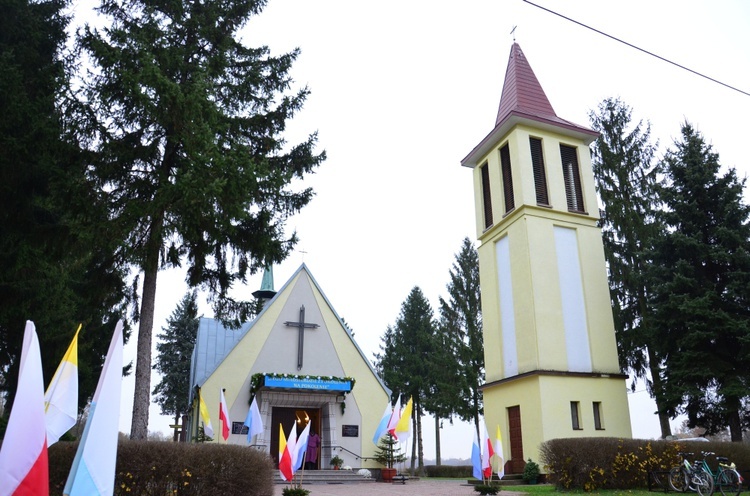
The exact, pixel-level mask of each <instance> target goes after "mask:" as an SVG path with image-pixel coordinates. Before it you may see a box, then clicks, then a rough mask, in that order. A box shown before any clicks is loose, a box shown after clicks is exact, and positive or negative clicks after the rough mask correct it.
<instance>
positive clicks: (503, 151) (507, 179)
mask: <svg viewBox="0 0 750 496" xmlns="http://www.w3.org/2000/svg"><path fill="white" fill-rule="evenodd" d="M500 171H501V172H502V174H503V196H504V197H505V213H508V212H510V211H511V210H513V209H514V208H516V201H515V199H514V198H513V175H512V174H511V170H510V149H509V148H508V145H507V144H506V145H505V146H503V147H502V148H500Z"/></svg>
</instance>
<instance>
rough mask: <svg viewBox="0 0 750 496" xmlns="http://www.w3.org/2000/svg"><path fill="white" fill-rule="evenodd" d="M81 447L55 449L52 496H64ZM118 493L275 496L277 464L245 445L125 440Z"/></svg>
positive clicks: (117, 471) (60, 445)
mask: <svg viewBox="0 0 750 496" xmlns="http://www.w3.org/2000/svg"><path fill="white" fill-rule="evenodd" d="M76 446H77V443H63V442H60V443H57V444H55V445H53V446H52V447H51V448H50V452H49V455H50V493H51V494H62V487H63V486H64V484H65V480H66V479H67V477H68V471H69V470H70V466H71V464H72V461H73V456H74V455H75V449H76ZM58 491H59V492H58ZM114 494H115V495H126V494H127V495H132V494H137V495H139V496H150V495H153V496H166V495H172V496H189V495H201V496H214V495H216V496H220V495H235V494H238V495H239V494H241V495H243V496H244V495H247V496H271V495H272V494H273V463H272V461H271V458H270V457H269V456H268V455H267V454H266V453H261V452H259V451H257V450H255V449H252V448H246V447H242V446H233V445H218V444H185V443H172V442H153V441H126V442H121V443H120V445H119V446H118V450H117V467H116V469H115V492H114Z"/></svg>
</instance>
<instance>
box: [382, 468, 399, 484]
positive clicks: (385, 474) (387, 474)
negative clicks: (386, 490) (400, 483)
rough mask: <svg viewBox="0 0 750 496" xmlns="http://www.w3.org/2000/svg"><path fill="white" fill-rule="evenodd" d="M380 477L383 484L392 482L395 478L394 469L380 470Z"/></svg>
mask: <svg viewBox="0 0 750 496" xmlns="http://www.w3.org/2000/svg"><path fill="white" fill-rule="evenodd" d="M380 476H381V477H382V478H383V480H384V481H385V482H391V481H393V478H394V477H395V476H396V469H395V468H383V469H380Z"/></svg>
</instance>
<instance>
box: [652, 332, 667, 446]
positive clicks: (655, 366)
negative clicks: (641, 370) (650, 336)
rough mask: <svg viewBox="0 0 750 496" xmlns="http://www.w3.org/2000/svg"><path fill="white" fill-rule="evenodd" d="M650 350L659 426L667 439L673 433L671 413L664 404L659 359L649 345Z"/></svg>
mask: <svg viewBox="0 0 750 496" xmlns="http://www.w3.org/2000/svg"><path fill="white" fill-rule="evenodd" d="M646 349H647V350H648V366H649V369H651V384H652V392H653V396H654V401H656V412H657V415H658V416H659V427H660V428H661V438H662V439H666V438H667V437H668V436H671V435H672V427H671V426H670V425H669V414H668V413H667V407H666V405H665V404H664V399H663V396H662V394H663V390H664V389H663V388H664V384H663V383H662V381H661V376H660V375H659V361H658V359H657V358H656V355H655V354H654V352H653V351H651V347H650V346H647V347H646Z"/></svg>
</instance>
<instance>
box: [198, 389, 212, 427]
mask: <svg viewBox="0 0 750 496" xmlns="http://www.w3.org/2000/svg"><path fill="white" fill-rule="evenodd" d="M198 396H199V397H200V410H201V419H203V433H204V434H205V435H206V436H208V437H214V428H213V427H212V426H211V416H210V415H209V414H208V406H206V402H205V401H203V396H201V395H200V394H199V395H198Z"/></svg>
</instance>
